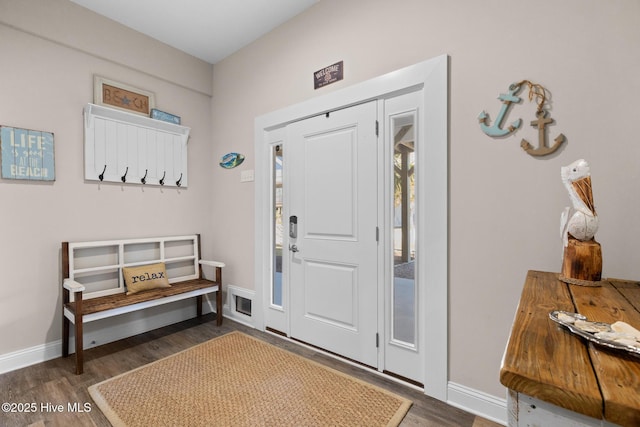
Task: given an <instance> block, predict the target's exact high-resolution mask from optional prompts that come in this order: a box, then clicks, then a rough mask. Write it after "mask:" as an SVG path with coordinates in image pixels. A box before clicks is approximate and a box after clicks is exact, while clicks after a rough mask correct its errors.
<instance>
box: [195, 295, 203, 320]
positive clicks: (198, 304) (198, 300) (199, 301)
mask: <svg viewBox="0 0 640 427" xmlns="http://www.w3.org/2000/svg"><path fill="white" fill-rule="evenodd" d="M196 313H197V316H198V317H202V295H198V296H197V297H196Z"/></svg>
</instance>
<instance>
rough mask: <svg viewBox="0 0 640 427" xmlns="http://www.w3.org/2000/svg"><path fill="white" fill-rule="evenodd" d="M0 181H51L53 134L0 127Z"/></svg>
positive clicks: (53, 174) (54, 174) (52, 179)
mask: <svg viewBox="0 0 640 427" xmlns="http://www.w3.org/2000/svg"><path fill="white" fill-rule="evenodd" d="M0 147H1V148H2V149H1V150H0V157H2V178H5V179H26V180H30V181H55V179H56V172H55V161H54V150H53V133H52V132H42V131H38V130H31V129H21V128H14V127H11V126H0Z"/></svg>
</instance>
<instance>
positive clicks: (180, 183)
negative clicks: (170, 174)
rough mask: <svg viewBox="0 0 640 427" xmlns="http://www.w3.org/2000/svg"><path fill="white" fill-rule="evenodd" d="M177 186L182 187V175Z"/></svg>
mask: <svg viewBox="0 0 640 427" xmlns="http://www.w3.org/2000/svg"><path fill="white" fill-rule="evenodd" d="M176 185H177V186H178V187H180V186H181V185H182V174H180V179H179V180H177V181H176Z"/></svg>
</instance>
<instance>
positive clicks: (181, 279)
mask: <svg viewBox="0 0 640 427" xmlns="http://www.w3.org/2000/svg"><path fill="white" fill-rule="evenodd" d="M159 262H162V263H164V264H165V266H166V275H167V277H168V282H169V284H170V285H171V287H169V288H160V289H151V290H146V291H142V292H139V293H135V294H133V295H127V290H126V286H125V281H124V277H123V273H122V269H123V268H124V267H135V266H141V265H147V264H153V263H159ZM203 266H206V267H210V268H211V270H212V271H213V272H215V278H214V279H207V278H206V276H205V275H204V274H203V273H204V272H203ZM222 267H224V264H223V263H221V262H216V261H203V260H201V259H200V235H199V234H196V235H188V236H172V237H157V238H145V239H128V240H106V241H94V242H77V243H70V242H63V243H62V275H63V285H62V286H63V290H62V292H63V298H62V301H63V302H62V310H63V316H62V319H63V320H62V355H63V357H67V356H68V355H69V329H70V323H73V324H74V325H75V340H76V341H75V353H76V374H82V372H83V364H84V363H83V362H84V361H83V330H82V325H83V324H84V323H87V322H92V321H95V320H99V319H105V318H108V317H112V316H117V315H120V314H124V313H130V312H133V311H138V310H143V309H145V308H149V307H155V306H158V305H162V304H167V303H170V302H174V301H180V300H184V299H187V298H195V299H196V307H197V308H196V313H197V316H198V317H200V316H202V303H203V295H205V294H209V293H213V292H215V293H216V324H217V325H218V326H220V325H221V324H222ZM205 271H207V270H206V269H205Z"/></svg>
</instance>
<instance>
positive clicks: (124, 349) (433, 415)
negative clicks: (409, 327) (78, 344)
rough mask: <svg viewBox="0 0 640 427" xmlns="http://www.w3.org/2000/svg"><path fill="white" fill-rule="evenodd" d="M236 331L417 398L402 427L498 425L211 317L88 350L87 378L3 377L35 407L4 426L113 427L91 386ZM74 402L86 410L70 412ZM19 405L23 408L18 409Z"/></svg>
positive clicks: (5, 417) (25, 373)
mask: <svg viewBox="0 0 640 427" xmlns="http://www.w3.org/2000/svg"><path fill="white" fill-rule="evenodd" d="M233 330H240V331H242V332H244V333H246V334H249V335H253V336H255V337H258V338H260V339H263V340H264V341H267V342H270V343H272V344H275V345H277V346H279V347H281V348H285V349H287V350H290V351H293V352H294V353H297V354H299V355H302V356H304V357H307V358H309V359H313V360H315V361H316V362H319V363H322V364H325V365H328V366H331V367H332V368H333V369H337V370H340V371H342V372H345V373H348V374H350V375H352V376H354V377H357V378H360V379H362V380H365V381H368V382H370V383H373V384H376V385H378V386H380V387H384V388H386V389H388V390H390V391H393V392H395V393H397V394H399V395H402V396H404V397H406V398H408V399H410V400H412V401H413V406H412V407H411V410H410V411H409V413H408V414H407V416H406V417H405V419H404V420H403V421H402V424H401V425H402V426H421V427H431V426H433V427H436V426H437V427H444V426H461V427H494V426H498V424H495V423H493V422H490V421H487V420H485V419H482V418H480V417H476V416H474V415H472V414H469V413H467V412H464V411H462V410H460V409H457V408H454V407H451V406H449V405H447V404H445V403H442V402H440V401H438V400H435V399H432V398H429V397H427V396H425V395H424V394H423V393H421V392H420V391H417V390H414V389H412V388H409V387H406V386H404V385H401V384H398V383H397V382H395V381H393V380H391V379H388V378H386V377H382V376H379V375H376V374H375V373H372V372H369V371H366V370H363V369H360V368H358V367H354V366H351V365H349V364H346V363H343V362H341V361H339V360H336V359H334V358H332V357H328V356H326V355H324V354H322V353H319V352H317V351H314V350H311V349H309V348H306V347H303V346H300V345H297V344H295V343H292V342H289V341H286V340H283V339H281V338H279V337H275V336H273V335H271V334H267V333H263V332H261V331H257V330H255V329H251V328H248V327H246V326H243V325H241V324H238V323H236V322H233V321H231V320H229V319H225V321H224V324H223V325H222V326H221V327H216V326H215V322H214V318H213V316H211V315H206V316H203V318H202V319H193V320H189V321H186V322H182V323H178V324H175V325H171V326H167V327H165V328H161V329H158V330H155V331H151V332H147V333H145V334H141V335H137V336H134V337H131V338H127V339H124V340H121V341H117V342H114V343H110V344H106V345H103V346H100V347H96V348H93V349H91V350H87V351H86V352H85V367H84V371H85V373H84V374H83V375H74V373H73V372H74V359H73V357H69V358H66V359H62V358H58V359H54V360H50V361H48V362H44V363H40V364H37V365H33V366H30V367H27V368H24V369H19V370H17V371H13V372H9V373H6V374H3V375H0V402H8V403H12V404H15V405H14V409H22V410H23V411H24V410H31V409H34V411H32V412H22V413H19V414H18V413H5V412H4V411H3V412H0V426H3V427H13V426H16V427H18V426H19V427H23V426H30V425H34V426H37V427H40V426H61V427H68V426H100V427H101V426H104V427H108V426H109V425H110V424H109V422H108V421H107V419H106V418H105V417H104V416H103V415H102V413H101V412H100V409H98V407H97V406H95V405H94V403H93V401H92V400H91V397H90V396H89V393H88V392H87V387H89V386H90V385H92V384H95V383H98V382H100V381H103V380H105V379H108V378H111V377H113V376H115V375H118V374H121V373H123V372H126V371H128V370H131V369H133V368H136V367H139V366H141V365H144V364H146V363H149V362H153V361H155V360H158V359H161V358H163V357H165V356H169V355H171V354H174V353H176V352H178V351H181V350H184V349H186V348H189V347H191V346H193V345H195V344H199V343H201V342H204V341H206V340H209V339H211V338H214V337H217V336H220V335H223V334H225V333H227V332H230V331H233ZM33 404H35V405H33ZM48 404H50V405H48ZM69 404H71V405H72V406H73V405H75V407H76V408H82V409H83V410H85V412H79V411H75V412H74V411H69ZM85 404H87V405H86V406H85ZM17 405H22V407H21V408H18V407H17ZM57 405H62V406H63V411H62V412H53V411H54V410H55V409H59V408H58V407H57ZM3 409H4V407H3ZM86 409H88V411H87V410H86Z"/></svg>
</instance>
